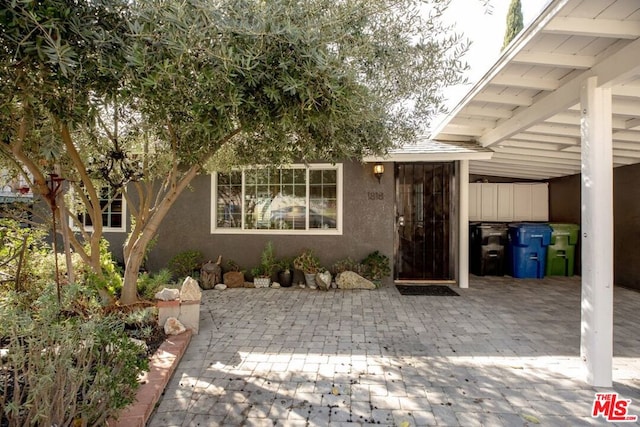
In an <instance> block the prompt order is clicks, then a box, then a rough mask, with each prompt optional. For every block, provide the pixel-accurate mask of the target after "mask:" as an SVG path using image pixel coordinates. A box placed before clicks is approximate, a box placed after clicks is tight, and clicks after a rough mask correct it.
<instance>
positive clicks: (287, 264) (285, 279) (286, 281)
mask: <svg viewBox="0 0 640 427" xmlns="http://www.w3.org/2000/svg"><path fill="white" fill-rule="evenodd" d="M292 264H293V259H292V258H290V257H286V258H282V259H280V260H279V261H278V282H279V283H280V286H282V287H285V288H288V287H290V286H291V285H292V284H293V271H291V269H292Z"/></svg>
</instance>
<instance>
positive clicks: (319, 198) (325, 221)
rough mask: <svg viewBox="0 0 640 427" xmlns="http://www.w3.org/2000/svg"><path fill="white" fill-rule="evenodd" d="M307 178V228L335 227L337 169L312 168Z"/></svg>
mask: <svg viewBox="0 0 640 427" xmlns="http://www.w3.org/2000/svg"><path fill="white" fill-rule="evenodd" d="M309 180H310V182H311V185H309V204H310V209H309V228H329V229H333V228H337V226H338V212H337V197H336V195H337V184H336V181H337V171H336V170H335V169H329V170H314V171H311V172H310V174H309Z"/></svg>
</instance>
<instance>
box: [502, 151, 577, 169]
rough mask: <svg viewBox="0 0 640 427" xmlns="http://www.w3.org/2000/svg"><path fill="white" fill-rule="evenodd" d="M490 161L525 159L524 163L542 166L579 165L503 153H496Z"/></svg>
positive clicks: (546, 158) (553, 159)
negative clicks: (540, 164) (541, 164)
mask: <svg viewBox="0 0 640 427" xmlns="http://www.w3.org/2000/svg"><path fill="white" fill-rule="evenodd" d="M492 159H506V160H521V159H526V161H528V162H531V164H536V163H543V164H556V165H566V164H567V163H568V162H573V163H570V164H576V165H578V166H579V165H580V160H579V159H576V160H567V159H556V158H554V157H537V156H520V155H517V154H510V153H505V152H496V153H494V154H493V157H492Z"/></svg>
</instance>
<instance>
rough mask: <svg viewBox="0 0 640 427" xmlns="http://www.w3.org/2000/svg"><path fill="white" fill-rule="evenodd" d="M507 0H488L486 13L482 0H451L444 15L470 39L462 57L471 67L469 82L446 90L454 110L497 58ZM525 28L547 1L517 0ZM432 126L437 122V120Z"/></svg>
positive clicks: (503, 28) (450, 107)
mask: <svg viewBox="0 0 640 427" xmlns="http://www.w3.org/2000/svg"><path fill="white" fill-rule="evenodd" d="M509 3H511V1H510V0H491V3H490V4H491V6H492V10H493V11H492V13H491V14H487V13H486V12H485V8H484V6H483V2H482V1H481V0H452V1H451V5H450V6H449V9H448V10H447V14H446V16H445V18H446V19H447V20H448V21H450V22H451V23H453V24H455V27H456V30H457V32H458V33H462V34H463V35H464V36H465V37H466V38H467V39H469V40H470V41H471V47H470V49H469V52H468V53H467V55H466V57H465V58H464V59H465V60H466V62H467V63H468V64H469V66H470V67H471V69H470V70H469V72H467V74H466V76H467V78H468V80H469V84H467V85H465V86H463V87H453V88H449V89H447V90H446V92H445V94H446V96H447V98H448V102H447V106H448V108H449V110H451V109H453V108H454V107H455V106H456V105H457V104H458V102H459V101H460V100H461V99H462V97H463V96H464V95H465V94H466V93H467V92H468V91H469V90H470V89H471V88H472V87H473V85H474V84H475V83H476V82H477V81H478V80H480V79H481V78H482V76H483V75H484V74H485V73H486V72H487V71H488V70H489V68H491V66H492V65H493V64H494V63H495V62H496V60H497V59H498V58H499V57H500V48H501V47H502V42H503V40H504V33H505V29H506V23H507V11H508V10H509ZM520 3H521V5H522V16H523V21H524V27H525V28H526V27H527V25H528V24H529V23H530V22H531V21H532V20H533V19H535V18H536V17H537V16H538V15H539V14H540V12H542V10H543V9H544V7H545V6H546V5H547V4H548V0H520ZM433 124H434V125H437V124H438V120H436V121H435V122H434V123H433Z"/></svg>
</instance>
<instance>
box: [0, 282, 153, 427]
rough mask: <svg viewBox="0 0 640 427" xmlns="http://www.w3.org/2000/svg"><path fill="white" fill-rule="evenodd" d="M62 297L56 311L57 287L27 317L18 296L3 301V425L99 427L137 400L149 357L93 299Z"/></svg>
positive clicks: (76, 294)
mask: <svg viewBox="0 0 640 427" xmlns="http://www.w3.org/2000/svg"><path fill="white" fill-rule="evenodd" d="M63 290H64V298H63V302H62V306H61V307H59V306H58V304H57V300H56V297H55V288H54V287H49V288H48V289H47V292H45V293H44V295H42V297H41V298H40V299H39V300H38V301H36V303H35V304H34V306H33V309H32V310H25V309H22V308H21V307H22V306H23V304H16V301H15V300H16V299H19V298H20V296H19V295H18V294H16V293H10V292H7V293H5V294H3V296H2V298H1V299H0V340H1V341H3V342H4V343H6V347H7V348H8V354H7V355H6V357H4V358H2V359H1V360H0V391H1V392H0V408H2V411H1V413H0V425H8V426H23V425H104V424H105V422H106V420H107V419H108V418H110V417H114V416H116V415H117V414H118V412H119V411H120V410H121V409H122V408H123V407H125V406H126V405H128V404H130V403H132V402H133V401H134V399H135V393H136V390H137V388H138V386H139V383H138V375H139V374H140V373H141V372H142V371H143V370H145V369H148V360H147V357H146V355H144V354H143V353H142V354H141V348H140V347H139V346H138V345H137V344H135V343H133V342H132V341H131V340H130V339H129V337H128V336H127V334H126V333H125V325H124V322H123V321H122V320H121V319H120V318H119V316H114V315H107V316H104V315H102V311H101V308H100V306H99V302H98V300H99V298H98V297H97V295H96V294H93V293H91V292H88V293H87V292H86V290H81V289H80V288H78V287H76V286H65V287H64V288H63Z"/></svg>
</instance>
